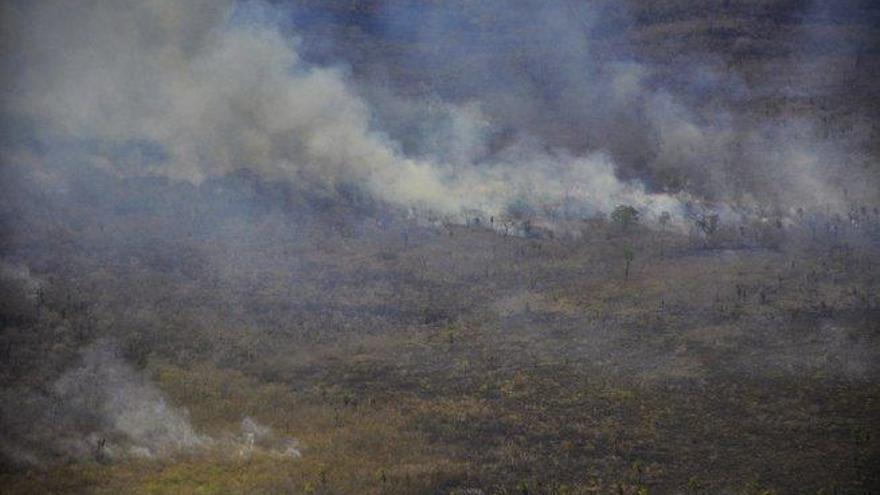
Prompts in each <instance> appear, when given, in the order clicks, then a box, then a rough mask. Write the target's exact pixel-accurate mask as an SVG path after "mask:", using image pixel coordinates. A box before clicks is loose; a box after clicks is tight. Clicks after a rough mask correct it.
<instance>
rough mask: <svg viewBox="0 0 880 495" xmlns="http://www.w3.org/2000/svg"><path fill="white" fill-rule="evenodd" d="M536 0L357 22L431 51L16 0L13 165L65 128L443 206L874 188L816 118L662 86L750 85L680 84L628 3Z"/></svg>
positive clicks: (136, 167) (644, 205)
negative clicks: (757, 111)
mask: <svg viewBox="0 0 880 495" xmlns="http://www.w3.org/2000/svg"><path fill="white" fill-rule="evenodd" d="M533 7H534V8H533V9H518V10H515V11H510V10H509V9H506V8H505V7H504V5H502V4H500V3H496V2H487V3H480V4H478V5H476V4H475V5H468V6H467V7H462V8H459V7H454V6H449V7H427V6H418V5H414V4H410V3H396V2H389V3H388V4H377V5H376V6H375V7H374V9H373V11H372V13H371V15H365V16H364V19H365V20H364V21H363V23H362V24H361V25H356V26H355V27H354V28H353V29H358V28H360V29H364V30H370V29H372V30H374V31H376V30H378V31H379V32H381V37H384V39H389V40H402V41H401V42H402V43H404V44H407V43H414V44H415V46H416V47H418V48H419V49H418V50H411V51H409V52H406V53H404V54H402V55H401V54H395V53H396V52H394V50H390V49H389V50H377V49H375V47H372V51H370V50H371V48H370V46H369V43H366V44H365V45H366V48H364V47H362V48H361V49H358V48H357V47H356V45H357V43H358V39H357V37H355V39H354V40H352V39H349V38H345V37H344V36H341V35H340V34H339V33H332V32H331V33H328V32H327V31H326V30H323V31H322V30H321V29H320V23H319V22H318V21H314V20H312V21H308V20H303V19H304V17H303V16H302V15H299V14H301V13H302V12H307V9H306V8H305V7H301V8H300V9H297V8H295V7H294V8H288V7H275V6H271V5H268V4H262V3H255V2H241V3H232V2H183V3H172V2H113V3H112V4H106V3H103V2H83V3H82V4H81V5H80V6H79V7H78V8H77V9H70V8H69V7H68V6H67V5H66V4H65V3H64V2H54V1H44V2H27V3H17V4H7V5H5V6H4V7H3V9H4V12H3V16H2V17H3V23H4V27H3V44H4V46H5V47H7V48H6V50H7V51H8V53H9V54H10V55H11V56H9V57H7V58H6V61H5V67H4V82H3V99H2V103H3V114H4V126H5V128H6V129H7V134H8V135H11V136H15V137H14V138H11V139H7V140H6V143H5V152H4V162H5V164H4V165H6V166H9V165H13V166H14V165H19V166H26V167H37V168H39V167H44V168H47V169H48V170H43V172H45V173H47V174H49V175H52V174H53V170H52V166H50V165H46V164H45V163H46V161H45V160H43V159H42V157H43V156H45V153H46V150H47V149H53V148H59V147H61V148H63V149H64V152H65V153H66V154H68V155H69V156H70V157H71V158H70V159H71V160H77V161H79V162H84V163H90V164H92V165H94V166H97V167H102V168H105V169H109V170H112V171H113V172H114V173H119V174H122V175H127V176H132V175H133V176H144V175H162V176H167V177H170V178H173V179H178V180H186V181H192V182H195V183H199V182H201V181H203V180H205V179H206V178H209V177H216V176H220V175H223V174H227V173H230V172H232V171H235V170H238V169H242V168H247V169H252V170H256V171H258V172H259V173H260V174H262V175H263V176H265V177H268V178H272V179H281V180H286V181H291V182H293V183H294V184H295V185H296V186H297V187H300V188H302V189H303V190H312V191H315V190H317V191H327V192H328V194H333V191H334V190H335V189H336V188H337V187H338V186H340V185H345V186H352V185H353V186H354V187H357V188H359V189H361V190H364V191H366V192H368V193H370V194H371V195H373V196H374V197H375V198H376V199H378V200H380V201H384V202H388V203H391V204H395V205H398V206H403V207H414V208H418V209H427V210H433V211H436V212H438V213H443V214H457V213H459V212H461V211H464V210H481V211H483V212H485V213H487V214H493V215H497V214H500V213H503V212H504V211H506V210H507V209H508V208H509V207H510V205H512V204H515V203H523V202H524V203H526V204H528V205H530V206H532V207H535V208H537V207H542V206H546V205H556V206H558V205H562V204H566V205H568V206H569V207H572V206H571V205H574V206H573V207H574V208H575V210H576V211H577V213H578V214H579V215H589V214H591V213H594V212H596V211H597V210H598V211H605V212H608V211H609V210H610V209H613V207H614V206H615V205H617V204H621V203H626V204H633V205H635V206H637V207H639V208H641V209H643V210H644V211H645V213H647V214H648V215H647V216H648V217H649V218H650V217H652V216H656V215H657V214H659V213H660V212H661V211H669V212H671V213H673V214H677V213H681V209H682V202H683V201H687V200H691V199H707V200H711V201H716V202H727V203H730V204H745V203H749V202H752V203H754V202H759V203H762V204H765V205H767V206H768V207H771V208H775V207H785V208H790V209H793V208H795V207H798V206H808V207H809V206H826V205H830V206H832V207H834V208H836V209H843V204H842V203H843V193H842V191H844V190H847V194H850V195H852V196H853V197H861V198H866V199H868V198H869V197H870V196H871V195H872V194H874V193H875V188H874V186H875V185H876V184H877V181H876V174H874V173H873V169H871V170H865V169H863V168H858V167H855V166H853V164H852V163H851V162H852V160H851V159H850V158H849V157H845V156H843V155H842V154H841V153H840V152H839V151H838V150H836V149H834V148H832V147H830V146H826V145H821V144H816V143H815V142H814V141H813V140H811V139H809V138H807V137H803V136H807V135H809V134H810V132H809V128H810V126H811V125H812V124H811V123H810V122H805V123H799V122H793V123H786V124H785V125H775V124H772V123H769V122H768V123H765V124H761V123H760V122H758V123H757V125H755V122H753V121H744V120H743V119H744V117H741V116H736V115H733V114H732V113H730V112H729V111H728V109H726V108H724V107H723V105H722V107H721V108H717V105H711V104H707V103H706V102H705V101H702V102H701V101H699V100H700V98H701V97H700V96H698V97H696V98H690V100H692V101H688V102H686V101H684V100H683V99H681V98H679V97H677V96H675V93H674V92H673V91H672V90H671V89H668V88H666V84H665V83H667V82H670V83H671V82H677V83H678V84H679V85H682V84H683V85H684V88H683V92H684V93H685V94H691V95H693V94H702V95H704V96H703V97H704V98H714V95H713V93H712V92H713V91H715V92H718V91H719V88H721V89H720V91H721V92H722V93H732V94H733V98H734V99H735V98H736V96H737V95H738V94H742V93H744V92H748V91H749V88H747V87H746V85H745V83H744V82H743V81H742V80H741V79H740V78H739V76H738V75H737V74H736V73H734V72H731V71H723V68H722V67H721V65H720V63H715V64H712V63H710V61H709V60H708V59H707V60H706V61H703V60H698V61H696V62H694V63H693V64H692V66H691V67H690V69H692V70H693V73H694V75H693V76H683V75H677V76H675V77H678V78H680V79H681V78H683V79H684V82H683V83H682V82H681V81H675V80H674V78H670V77H668V75H662V74H658V73H657V71H656V70H655V69H654V68H652V67H650V66H649V65H646V64H644V63H641V62H639V59H640V58H643V57H641V54H639V53H629V52H630V51H632V50H631V49H630V47H629V46H628V45H627V44H626V43H620V42H616V44H614V43H612V42H614V40H616V39H618V38H619V37H620V36H621V35H622V33H624V32H625V30H626V28H627V26H628V24H629V23H631V22H632V20H631V19H629V18H628V16H627V13H626V11H625V9H623V8H621V7H616V8H613V7H612V6H611V5H610V4H605V3H602V2H594V3H592V4H588V5H579V6H576V5H575V4H573V3H568V2H550V3H543V2H542V3H540V5H538V4H536V5H534V6H533ZM291 20H293V22H291ZM316 26H317V27H316ZM300 29H301V30H302V31H303V33H305V34H304V35H303V36H302V37H298V33H299V30H300ZM316 33H321V37H320V38H319V35H318V34H316ZM609 44H614V46H615V48H614V49H609V48H608V45H609ZM425 46H428V47H434V48H435V51H433V52H431V51H428V52H426V51H424V50H422V48H423V47H425ZM301 53H305V54H306V55H308V57H309V58H311V59H315V60H308V59H305V58H304V57H303V56H302V55H301ZM347 54H348V55H350V56H351V57H352V58H354V59H355V60H353V61H351V62H349V61H347V60H345V58H344V57H345V56H346V55H347ZM349 64H350V65H349ZM395 71H398V72H400V71H402V72H404V73H406V74H410V75H413V76H412V77H411V78H409V79H407V81H408V83H407V84H410V85H412V86H418V87H419V88H420V89H419V90H418V91H412V90H411V88H404V87H401V80H402V79H401V78H402V77H404V76H401V75H400V74H394V72H395ZM420 81H421V83H420ZM384 83H387V84H384ZM670 86H671V84H670ZM728 100H730V99H729V98H728ZM691 103H693V105H691ZM746 128H748V129H749V130H748V131H746V130H745V129H746ZM804 129H807V131H804ZM35 143H36V145H35ZM23 149H24V150H28V151H29V152H30V151H33V150H34V149H36V150H37V151H36V153H35V155H36V158H35V159H33V160H32V161H29V163H24V162H25V160H23V159H21V158H20V156H21V155H20V153H21V151H22V150H23ZM41 163H42V165H41ZM831 178H834V181H831V180H830V179H831ZM811 202H812V203H815V204H810V203H811ZM801 203H805V204H801Z"/></svg>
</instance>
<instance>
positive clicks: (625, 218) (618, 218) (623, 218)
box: [611, 205, 641, 229]
mask: <svg viewBox="0 0 880 495" xmlns="http://www.w3.org/2000/svg"><path fill="white" fill-rule="evenodd" d="M640 216H641V214H640V213H639V210H637V209H635V208H633V207H632V206H629V205H620V206H618V207H617V208H615V209H614V211H613V212H612V213H611V220H612V221H613V222H614V223H616V224H617V225H620V226H621V227H622V228H624V229H628V228H629V227H631V226H633V225H635V224H637V223H639V217H640Z"/></svg>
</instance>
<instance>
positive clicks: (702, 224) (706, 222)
mask: <svg viewBox="0 0 880 495" xmlns="http://www.w3.org/2000/svg"><path fill="white" fill-rule="evenodd" d="M694 223H696V224H697V227H698V228H699V229H700V230H701V231H702V232H703V234H704V235H705V236H706V239H707V240H711V239H712V238H713V237H714V236H715V233H716V232H718V227H720V226H721V224H720V222H719V217H718V214H717V213H712V214H709V215H699V216H697V217H696V218H695V219H694Z"/></svg>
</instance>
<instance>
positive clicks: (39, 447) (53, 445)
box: [0, 341, 302, 465]
mask: <svg viewBox="0 0 880 495" xmlns="http://www.w3.org/2000/svg"><path fill="white" fill-rule="evenodd" d="M2 398H3V399H4V402H3V404H2V406H0V419H2V422H0V424H2V425H3V430H4V431H3V434H2V435H0V453H2V454H3V455H4V456H5V457H6V458H8V459H11V460H13V461H15V462H18V463H23V464H31V465H41V464H45V463H53V462H55V461H58V460H61V461H66V460H80V461H82V460H91V461H100V462H110V461H115V460H124V459H129V458H146V459H158V458H164V457H168V456H173V455H178V454H185V453H190V454H197V453H200V452H206V451H209V450H210V451H213V452H219V453H221V454H226V455H236V456H245V457H247V456H251V455H253V454H255V453H264V454H268V455H274V456H279V457H289V458H297V457H301V455H302V454H301V452H300V446H299V444H298V442H297V441H296V440H295V439H292V438H286V437H281V436H277V435H275V434H274V433H273V432H272V430H271V429H270V428H269V427H267V426H263V425H260V424H259V423H257V422H256V421H255V420H253V419H251V418H247V417H246V418H245V419H244V420H243V421H242V423H241V431H240V432H238V433H235V434H227V435H224V436H221V437H219V438H218V437H212V436H209V435H205V434H201V433H198V432H197V431H196V429H195V428H194V427H193V426H192V424H191V423H190V420H189V414H188V412H187V411H186V410H185V409H182V408H179V407H175V406H174V405H172V404H170V403H169V402H168V400H167V399H166V398H165V395H164V394H163V393H162V392H161V391H160V390H159V389H157V388H156V387H155V386H154V385H153V384H152V383H150V381H149V380H148V379H147V377H145V376H144V375H143V374H141V373H139V372H137V371H135V370H134V369H133V368H132V367H131V366H130V365H129V364H128V363H127V362H126V361H125V360H124V359H123V358H122V357H121V355H120V351H119V349H118V348H117V347H116V345H115V344H113V343H112V342H110V341H99V342H96V343H95V344H92V345H90V346H87V347H85V348H83V349H81V350H80V359H79V361H78V362H77V363H76V365H75V366H73V367H72V368H71V369H69V370H68V371H66V372H65V373H64V374H63V375H61V376H60V377H59V378H58V379H57V380H56V381H55V382H54V383H53V384H51V386H50V387H49V388H48V390H45V391H36V390H27V391H25V390H13V389H10V390H6V391H4V393H3V397H2Z"/></svg>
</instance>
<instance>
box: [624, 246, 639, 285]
mask: <svg viewBox="0 0 880 495" xmlns="http://www.w3.org/2000/svg"><path fill="white" fill-rule="evenodd" d="M635 257H636V253H635V252H634V251H633V250H632V248H631V247H629V246H627V247H625V248H623V259H624V261H626V267H625V268H624V272H623V277H624V279H626V280H629V265H630V264H631V263H632V261H633V260H634V259H635Z"/></svg>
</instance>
